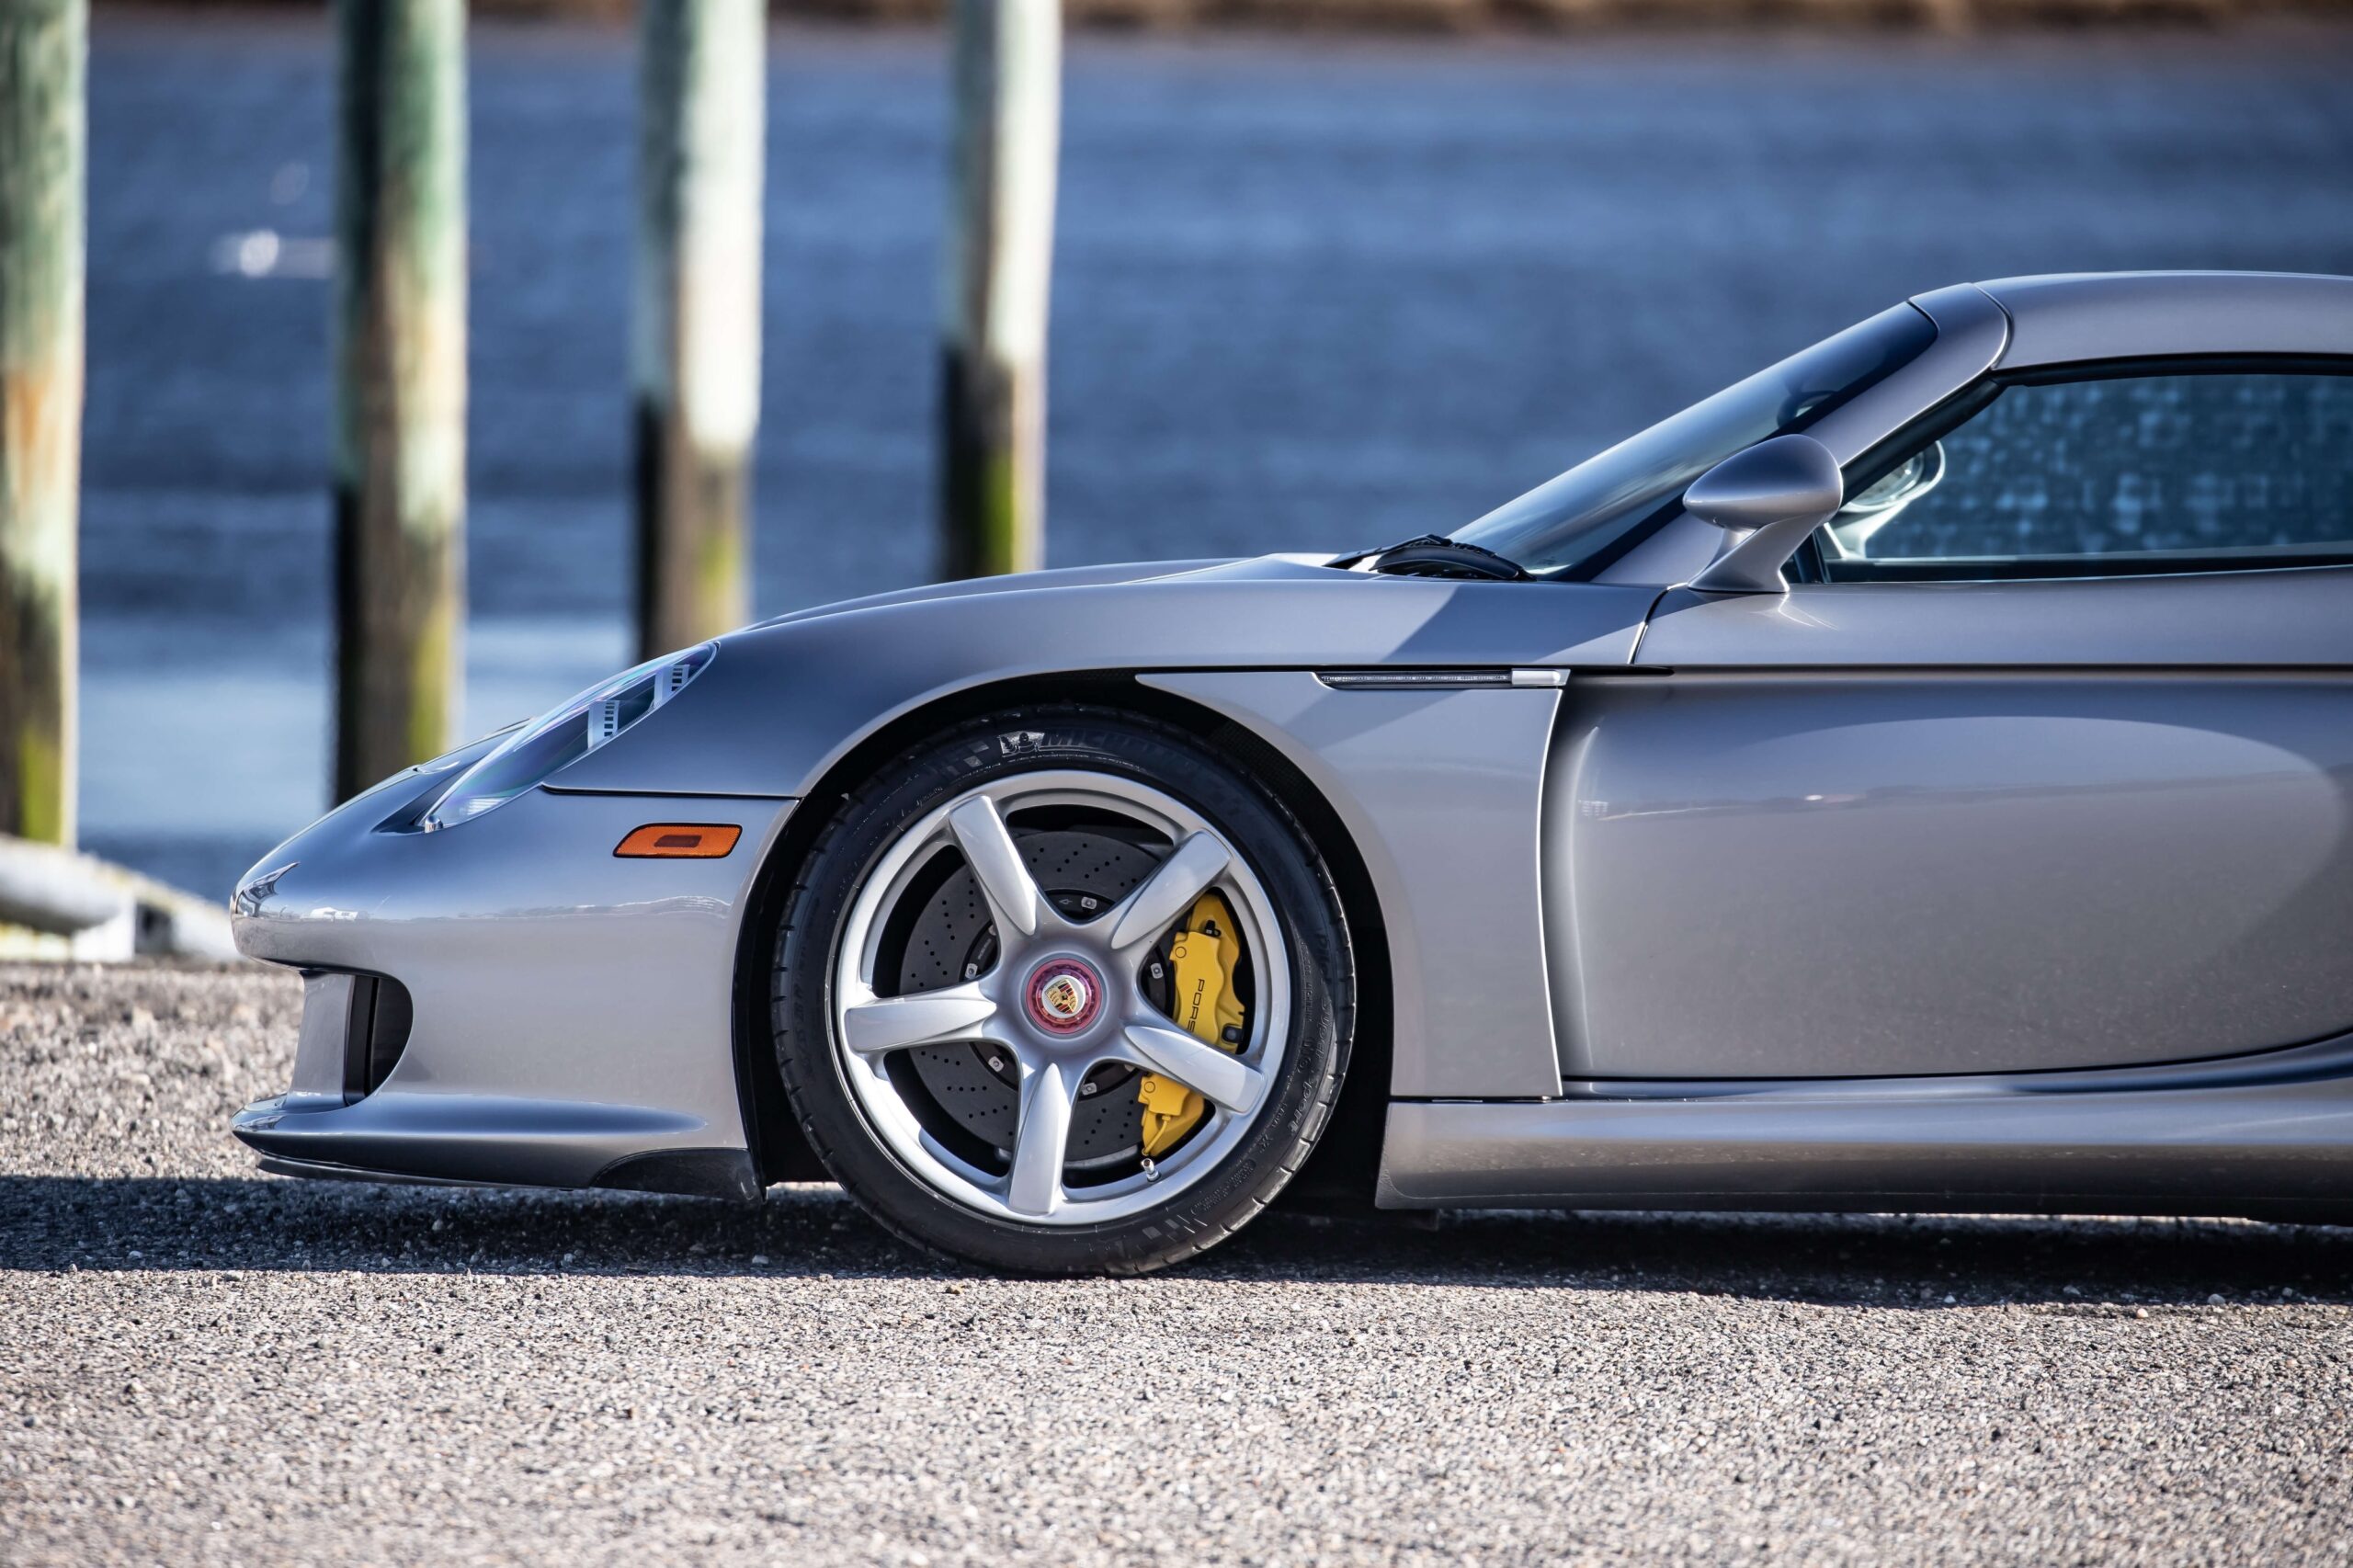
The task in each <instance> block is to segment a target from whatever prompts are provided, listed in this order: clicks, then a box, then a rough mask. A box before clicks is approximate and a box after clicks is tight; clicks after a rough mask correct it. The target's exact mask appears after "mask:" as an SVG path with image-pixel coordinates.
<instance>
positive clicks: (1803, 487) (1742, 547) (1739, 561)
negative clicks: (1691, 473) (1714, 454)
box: [1683, 436, 1847, 594]
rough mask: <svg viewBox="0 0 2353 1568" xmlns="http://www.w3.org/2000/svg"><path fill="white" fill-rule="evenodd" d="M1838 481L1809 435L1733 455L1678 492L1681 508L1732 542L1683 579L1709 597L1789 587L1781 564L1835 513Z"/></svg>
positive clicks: (1842, 491) (1841, 486) (1826, 454)
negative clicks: (1697, 571) (1688, 577)
mask: <svg viewBox="0 0 2353 1568" xmlns="http://www.w3.org/2000/svg"><path fill="white" fill-rule="evenodd" d="M1846 495H1847V484H1846V481H1845V480H1844V479H1843V478H1842V477H1841V476H1840V475H1839V472H1838V460H1837V459H1836V458H1835V457H1833V456H1831V455H1830V449H1829V448H1827V447H1825V446H1824V445H1823V444H1822V443H1821V442H1819V441H1817V440H1815V439H1814V438H1813V437H1811V436H1775V437H1772V438H1771V439H1770V440H1765V441H1759V442H1757V443H1756V445H1755V446H1753V447H1749V448H1747V449H1744V450H1741V451H1737V452H1734V453H1733V455H1732V456H1730V457H1728V458H1726V459H1725V460H1723V461H1722V462H1720V463H1718V464H1717V465H1716V466H1715V467H1713V468H1711V469H1710V470H1709V471H1708V472H1705V473H1703V474H1701V475H1700V476H1699V478H1698V479H1696V480H1693V481H1692V482H1691V488H1690V489H1688V490H1686V491H1685V492H1684V493H1683V509H1684V510H1685V511H1687V512H1688V513H1690V514H1691V515H1692V516H1693V517H1698V518H1699V519H1700V520H1702V521H1703V522H1710V523H1713V524H1715V525H1716V527H1718V528H1722V529H1723V530H1724V531H1725V532H1727V533H1729V534H1731V535H1733V546H1732V548H1731V549H1730V550H1728V551H1725V552H1724V553H1723V554H1722V555H1719V556H1718V557H1716V559H1715V560H1714V561H1713V562H1711V563H1710V565H1709V566H1708V569H1707V570H1706V571H1704V572H1702V573H1700V574H1699V575H1698V576H1697V577H1694V578H1692V579H1691V586H1693V587H1694V588H1697V589H1699V591H1700V592H1702V593H1710V594H1779V593H1787V592H1788V591H1789V585H1788V584H1787V583H1786V582H1784V581H1782V579H1781V563H1782V562H1785V561H1787V560H1788V559H1789V558H1790V556H1792V555H1794V554H1796V553H1797V548H1798V546H1800V545H1802V544H1803V543H1804V542H1805V540H1806V536H1807V535H1808V534H1810V533H1812V532H1813V530H1814V529H1816V528H1820V527H1821V526H1822V525H1823V524H1824V523H1826V522H1828V521H1829V520H1830V519H1831V518H1832V517H1835V516H1836V515H1837V512H1838V507H1839V504H1840V503H1841V502H1843V501H1844V500H1845V499H1846Z"/></svg>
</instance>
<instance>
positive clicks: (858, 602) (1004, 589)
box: [744, 555, 1330, 632]
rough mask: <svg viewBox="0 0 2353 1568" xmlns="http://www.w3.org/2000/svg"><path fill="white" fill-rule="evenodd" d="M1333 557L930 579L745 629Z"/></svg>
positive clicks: (1136, 564) (1208, 560) (1217, 559)
mask: <svg viewBox="0 0 2353 1568" xmlns="http://www.w3.org/2000/svg"><path fill="white" fill-rule="evenodd" d="M1329 559H1330V557H1328V556H1323V555H1269V556H1264V557H1260V558H1258V559H1256V560H1252V559H1249V558H1246V557H1225V556H1208V557H1204V558H1202V559H1200V560H1198V561H1126V562H1117V563H1114V564H1111V565H1106V566H1060V567H1055V568H1053V569H1051V570H1050V571H1044V572H1015V573H1010V574H1006V575H1004V576H997V577H966V578H963V579H962V580H961V581H958V582H953V583H929V584H926V585H923V586H921V587H916V588H900V589H898V590H896V591H894V592H892V593H887V594H868V595H866V596H865V597H862V598H855V599H842V600H839V601H838V602H836V603H834V604H824V605H812V606H810V607H809V608H806V609H796V610H789V611H787V612H786V613H785V614H783V615H776V616H770V617H769V618H768V619H766V620H762V621H756V622H754V623H753V624H752V625H750V626H747V627H745V628H744V631H745V632H754V631H767V630H768V629H769V628H770V627H777V626H790V625H791V624H793V623H794V622H796V621H803V620H821V619H824V618H825V617H827V616H833V615H847V614H851V613H854V612H856V611H858V610H869V609H881V608H885V607H886V606H892V605H914V604H931V603H935V602H937V601H938V600H941V599H968V598H975V597H983V596H985V595H989V594H1019V593H1029V592H1032V591H1034V590H1036V589H1040V588H1091V587H1104V586H1110V585H1116V584H1120V583H1145V582H1151V581H1153V580H1154V579H1155V578H1163V577H1183V576H1188V575H1190V574H1194V573H1199V572H1205V571H1214V572H1220V573H1229V572H1233V570H1234V569H1236V568H1248V567H1258V566H1262V565H1263V566H1269V567H1278V566H1279V568H1287V569H1289V570H1290V571H1297V570H1299V569H1300V568H1302V567H1310V568H1321V567H1322V565H1323V563H1324V562H1325V561H1327V560H1329Z"/></svg>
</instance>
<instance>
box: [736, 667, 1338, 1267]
mask: <svg viewBox="0 0 2353 1568" xmlns="http://www.w3.org/2000/svg"><path fill="white" fill-rule="evenodd" d="M1351 998H1352V976H1351V968H1350V961H1349V954H1348V947H1347V928H1346V925H1345V923H1344V920H1343V917H1342V914H1341V910H1340V906H1339V902H1338V899H1337V897H1336V894H1335V892H1334V890H1333V886H1332V882H1331V880H1330V878H1329V876H1328V875H1327V874H1326V873H1325V870H1324V865H1323V862H1322V861H1321V859H1320V858H1318V857H1317V855H1316V854H1315V852H1314V850H1313V846H1312V845H1311V844H1310V843H1309V841H1308V839H1307V837H1306V835H1304V834H1303V833H1302V831H1301V829H1300V828H1299V826H1298V824H1297V823H1296V822H1295V821H1293V820H1292V818H1291V816H1290V813H1289V812H1287V811H1286V810H1285V809H1284V807H1283V805H1282V804H1281V802H1280V801H1279V800H1278V799H1277V798H1276V797H1275V796H1274V795H1273V794H1272V793H1271V792H1270V791H1268V790H1267V789H1266V788H1265V787H1264V786H1263V785H1261V784H1260V783H1259V782H1258V781H1257V780H1256V779H1254V778H1251V777H1250V776H1249V775H1247V774H1246V773H1245V772H1243V771H1242V770H1241V769H1239V768H1237V767H1234V766H1233V764H1232V763H1231V762H1229V761H1227V760H1225V759H1224V758H1222V757H1221V756H1218V755H1216V754H1215V753H1214V752H1212V751H1211V749H1209V748H1208V747H1206V746H1204V745H1203V744H1201V743H1200V742H1199V741H1198V740H1196V739H1195V738H1194V737H1193V736H1191V735H1190V734H1188V733H1186V732H1184V731H1181V730H1178V729H1176V728H1173V727H1170V726H1166V725H1163V724H1160V723H1158V722H1153V721H1150V720H1145V719H1141V718H1137V717H1134V716H1131V715H1126V714H1121V713H1118V712H1115V711H1111V710H1099V709H1092V708H1083V707H1075V706H1073V707H1054V708H1039V709H1034V710H1015V711H1008V712H1006V713H1002V714H998V715H995V716H992V717H990V718H988V719H985V720H982V721H979V722H972V723H970V724H966V725H963V726H961V727H960V728H958V729H956V730H954V731H953V732H951V733H948V734H945V735H942V736H939V737H938V738H937V739H935V740H934V741H932V742H930V743H928V744H924V745H922V746H919V747H917V748H915V750H914V751H912V752H910V753H908V754H907V755H905V756H902V757H901V758H899V759H898V760H897V761H896V762H894V763H893V764H892V765H891V766H890V767H886V768H884V769H882V770H881V772H880V773H879V774H878V775H877V776H876V777H875V778H873V779H871V780H870V782H869V783H868V784H867V785H866V786H865V787H864V788H863V789H861V790H858V791H857V792H855V793H853V794H852V795H851V796H850V797H849V798H848V799H847V800H846V801H844V802H843V803H842V805H841V807H840V808H839V810H838V811H837V812H835V815H834V816H833V818H832V820H831V821H830V822H829V823H828V824H827V825H826V826H825V827H824V830H823V831H822V833H821V835H820V836H819V838H818V840H817V841H816V843H815V844H814V845H813V847H812V848H811V851H810V853H809V855H808V857H807V858H806V859H805V860H804V861H803V863H802V866H801V876H800V878H799V880H798V881H797V884H796V886H795V887H794V889H793V892H792V894H791V896H790V900H789V902H788V905H787V913H786V915H785V921H784V926H783V929H782V931H781V933H780V935H779V942H778V949H777V960H776V987H775V1008H774V1015H773V1017H774V1024H775V1031H776V1043H777V1053H778V1061H779V1066H780V1068H781V1070H782V1073H783V1077H784V1082H785V1086H786V1089H787V1091H788V1092H789V1094H790V1096H791V1099H792V1103H793V1107H794V1108H795V1111H796V1112H797V1114H798V1116H799V1119H800V1121H801V1128H802V1131H804V1133H805V1134H806V1135H807V1136H808V1138H809V1139H810V1141H811V1142H812V1144H813V1147H814V1148H815V1150H816V1152H817V1153H818V1155H819V1157H820V1158H821V1159H823V1160H824V1164H825V1165H826V1168H827V1169H828V1170H829V1171H831V1172H832V1173H833V1175H834V1176H835V1179H837V1180H838V1181H840V1182H841V1184H842V1186H843V1187H846V1188H847V1190H848V1191H849V1192H850V1193H851V1194H852V1195H853V1196H854V1197H855V1198H857V1199H858V1200H859V1201H860V1202H861V1203H863V1204H864V1205H865V1206H866V1207H867V1208H868V1210H870V1211H871V1212H872V1213H873V1214H874V1215H875V1216H876V1217H877V1218H878V1219H879V1220H881V1221H882V1222H883V1223H884V1224H885V1225H887V1226H889V1227H890V1228H891V1229H892V1230H893V1231H895V1232H897V1233H899V1234H901V1235H902V1236H904V1237H906V1238H908V1239H909V1240H912V1241H914V1242H916V1243H918V1244H923V1245H926V1246H929V1247H933V1248H937V1249H938V1250H940V1251H943V1252H948V1253H952V1254H955V1255H958V1256H963V1257H966V1258H970V1259H972V1260H974V1261H977V1262H980V1263H983V1264H987V1265H989V1266H992V1267H1004V1268H1013V1269H1020V1270H1026V1271H1035V1272H1044V1273H1098V1272H1100V1273H1135V1272H1141V1271H1143V1270H1146V1269H1151V1268H1156V1267H1162V1266H1165V1265H1166V1264H1169V1263H1173V1262H1175V1261H1176V1260H1177V1259H1179V1258H1182V1257H1186V1256H1189V1255H1191V1254H1193V1253H1196V1252H1199V1251H1200V1250H1201V1249H1202V1248H1204V1247H1207V1246H1210V1245H1211V1244H1215V1243H1216V1242H1218V1241H1220V1240H1222V1238H1223V1237H1225V1236H1226V1235H1229V1234H1231V1233H1233V1231H1234V1230H1236V1229H1238V1228H1239V1227H1240V1226H1242V1225H1243V1224H1245V1223H1246V1222H1247V1221H1249V1220H1250V1218H1251V1217H1252V1216H1254V1215H1256V1213H1257V1212H1258V1211H1259V1210H1261V1209H1263V1208H1265V1207H1266V1205H1267V1202H1268V1201H1269V1200H1271V1199H1273V1198H1274V1196H1275V1194H1276V1193H1277V1192H1279V1190H1280V1189H1281V1188H1282V1187H1283V1185H1284V1183H1285V1182H1287V1181H1288V1180H1289V1179H1290V1176H1291V1175H1292V1174H1293V1173H1295V1172H1296V1171H1297V1170H1298V1168H1299V1166H1300V1165H1301V1164H1302V1162H1303V1161H1304V1160H1305V1159H1306V1157H1307V1154H1308V1153H1309V1151H1310V1150H1311V1149H1313V1146H1314V1142H1315V1140H1316V1137H1317V1135H1318V1134H1319V1133H1320V1132H1321V1131H1323V1128H1324V1123H1325V1121H1326V1120H1327V1119H1328V1118H1329V1116H1330V1113H1331V1109H1332V1107H1333V1105H1334V1104H1335V1102H1336V1099H1337V1096H1338V1094H1339V1087H1340V1081H1341V1077H1342V1075H1343V1074H1344V1073H1345V1071H1346V1068H1347V1050H1348V1043H1349V1042H1348V1030H1347V1025H1348V1018H1349V1013H1350V1001H1351Z"/></svg>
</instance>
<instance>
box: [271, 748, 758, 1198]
mask: <svg viewBox="0 0 2353 1568" xmlns="http://www.w3.org/2000/svg"><path fill="white" fill-rule="evenodd" d="M440 782H446V780H445V779H441V780H437V779H419V780H417V781H416V782H415V783H412V784H410V785H408V786H406V787H405V788H404V787H402V786H400V785H398V784H397V783H396V784H394V785H388V786H386V787H385V788H383V789H380V790H374V791H370V792H369V794H367V795H364V796H361V797H359V798H358V799H357V800H355V801H350V802H348V803H347V804H346V805H345V806H343V807H342V808H340V809H339V810H337V811H336V812H333V813H331V814H330V815H328V816H327V817H325V818H324V819H322V820H321V821H320V822H319V823H317V824H313V826H312V827H310V828H308V829H306V830H305V831H304V832H303V833H301V835H297V836H296V837H294V838H292V839H290V840H289V841H287V842H286V843H285V844H283V845H281V846H278V849H276V850H274V851H272V853H271V854H270V855H269V856H268V857H267V858H265V859H263V860H262V861H261V862H260V863H259V865H257V866H256V868H255V870H254V872H253V873H250V874H249V875H248V876H247V877H246V879H245V880H244V881H243V882H242V883H241V884H240V885H239V888H238V892H237V898H236V903H235V909H236V913H235V915H234V918H233V926H234V932H235V936H236V941H237V947H238V949H239V950H240V951H242V952H244V954H246V955H247V956H248V957H251V958H256V959H263V960H268V961H270V962H274V963H282V964H288V965H291V966H293V967H296V968H299V969H301V970H302V971H304V973H305V975H306V976H307V977H308V986H307V989H306V993H305V997H304V1012H303V1027H302V1041H301V1048H300V1050H299V1051H298V1052H297V1060H296V1066H295V1074H294V1080H295V1081H294V1083H293V1085H292V1086H291V1087H290V1090H289V1092H288V1093H287V1094H285V1095H282V1096H277V1097H275V1098H272V1099H267V1100H263V1101H261V1102H259V1103H258V1104H256V1105H253V1106H250V1107H248V1108H246V1109H245V1110H244V1112H242V1113H241V1114H240V1115H239V1116H238V1117H237V1119H236V1120H235V1123H234V1131H235V1132H236V1134H237V1136H238V1137H239V1138H241V1139H243V1140H244V1142H247V1143H248V1144H251V1145H252V1146H253V1147H254V1148H255V1149H256V1150H258V1151H259V1152H260V1153H262V1154H263V1155H264V1156H266V1163H267V1164H270V1165H272V1166H273V1167H274V1168H278V1169H281V1170H286V1171H288V1172H289V1173H290V1174H303V1175H351V1176H399V1177H408V1178H415V1179H423V1180H430V1181H460V1182H497V1183H518V1184H529V1185H534V1186H553V1187H589V1186H606V1187H638V1188H649V1189H654V1190H686V1191H698V1192H707V1193H710V1194H713V1195H726V1196H738V1197H742V1196H754V1195H756V1193H757V1192H758V1190H759V1187H758V1181H757V1178H756V1175H755V1174H754V1166H753V1162H752V1158H751V1155H750V1153H749V1152H748V1150H747V1147H746V1140H745V1123H744V1114H743V1111H742V1108H741V1105H740V1101H739V1097H738V1094H737V1084H736V1073H735V1062H734V1050H733V1002H734V981H735V955H736V944H737V938H738V937H739V934H740V927H741V924H742V920H743V915H744V911H745V905H746V903H747V902H748V899H749V895H750V892H751V887H752V881H753V878H754V874H755V872H756V869H758V867H759V865H760V863H761V862H762V860H763V859H764V858H766V855H767V849H768V847H769V846H770V845H771V844H772V843H773V841H774V838H775V835H776V834H777V833H778V832H779V831H780V830H781V828H782V826H783V824H784V822H785V820H786V818H787V817H788V815H789V814H790V811H791V808H792V802H791V801H787V800H777V799H757V798H750V797H743V796H676V795H665V796H643V795H604V794H586V793H575V792H566V791H560V790H547V789H544V788H543V789H537V790H529V791H528V792H526V793H525V794H523V795H521V796H518V797H517V798H516V799H515V800H513V801H509V802H507V803H506V804H505V805H503V806H501V807H499V808H498V809H497V810H496V811H494V812H486V813H485V814H483V816H481V817H479V818H477V819H475V820H473V821H471V822H467V823H463V824H458V825H456V826H454V827H450V828H448V829H445V830H443V831H440V832H438V833H414V832H388V831H382V830H381V824H384V823H386V822H388V821H397V820H399V819H400V818H401V816H402V814H403V812H404V809H405V808H406V807H407V806H408V805H409V804H410V802H409V801H406V800H405V799H404V796H405V795H407V794H413V793H422V792H424V791H426V790H429V789H431V788H436V787H438V784H439V783H440ZM654 822H697V823H724V824H732V825H734V826H737V827H740V828H741V829H742V832H743V836H742V838H741V839H740V841H739V842H738V843H737V846H736V847H735V849H734V851H733V853H732V854H730V855H728V856H726V857H724V858H719V859H701V860H696V859H665V860H637V859H620V858H616V857H615V856H614V854H613V850H614V846H616V845H618V844H619V843H620V841H621V839H622V838H623V837H624V836H625V835H628V834H629V833H630V832H631V830H632V829H634V828H637V827H639V826H642V825H643V824H647V823H654ZM370 977H383V979H384V980H386V981H390V982H395V983H397V984H396V985H384V984H382V983H381V982H375V983H371V979H370ZM395 993H398V994H401V995H403V996H404V997H405V999H406V1002H407V1004H408V1006H407V1009H406V1014H407V1016H406V1017H404V1018H402V1019H401V1020H400V1021H401V1022H402V1023H404V1024H405V1030H404V1033H403V1034H402V1036H401V1038H399V1039H398V1040H392V1038H391V1035H390V1032H389V1027H388V1026H384V1025H382V1024H381V1023H378V1022H376V1021H375V1016H376V1014H377V1013H378V1012H380V1011H381V1012H384V1013H386V1014H389V1013H390V1012H391V1010H392V1009H391V1003H390V1000H389V999H390V998H391V997H392V996H393V994H395ZM356 995H358V996H364V997H367V998H369V1001H368V1004H367V1008H368V1010H367V1011H366V1012H365V1013H356V1012H355V1000H354V998H355V996H356ZM380 1003H381V1006H380ZM371 1052H372V1055H371Z"/></svg>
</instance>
